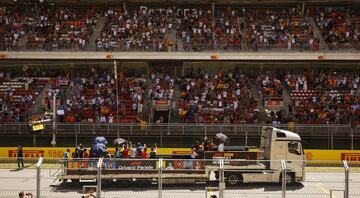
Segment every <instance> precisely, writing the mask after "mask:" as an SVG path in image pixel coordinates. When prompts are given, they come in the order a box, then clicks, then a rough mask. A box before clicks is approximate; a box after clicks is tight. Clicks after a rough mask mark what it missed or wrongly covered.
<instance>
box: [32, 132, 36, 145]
mask: <svg viewBox="0 0 360 198" xmlns="http://www.w3.org/2000/svg"><path fill="white" fill-rule="evenodd" d="M33 133H34V135H33V147H36V132H35V131H33Z"/></svg>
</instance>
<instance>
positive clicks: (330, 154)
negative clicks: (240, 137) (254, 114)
mask: <svg viewBox="0 0 360 198" xmlns="http://www.w3.org/2000/svg"><path fill="white" fill-rule="evenodd" d="M66 149H67V148H66V147H24V148H23V153H24V157H28V158H38V157H41V156H42V157H45V158H62V157H63V156H64V152H66ZM16 150H17V147H0V157H16ZM74 150H75V149H74V148H71V149H70V152H73V151H74ZM108 150H109V152H110V153H113V152H114V148H109V149H108ZM149 150H150V149H149ZM157 153H158V154H160V155H171V154H190V153H191V150H190V148H158V151H157ZM305 156H306V159H307V160H308V161H324V160H331V161H337V160H339V161H340V160H347V161H360V150H313V149H309V150H305Z"/></svg>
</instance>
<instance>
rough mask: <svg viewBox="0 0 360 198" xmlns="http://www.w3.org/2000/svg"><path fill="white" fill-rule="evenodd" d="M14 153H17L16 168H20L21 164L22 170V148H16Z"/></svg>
mask: <svg viewBox="0 0 360 198" xmlns="http://www.w3.org/2000/svg"><path fill="white" fill-rule="evenodd" d="M16 152H17V163H18V168H20V163H21V168H24V154H23V150H22V147H21V146H18V149H17V151H16Z"/></svg>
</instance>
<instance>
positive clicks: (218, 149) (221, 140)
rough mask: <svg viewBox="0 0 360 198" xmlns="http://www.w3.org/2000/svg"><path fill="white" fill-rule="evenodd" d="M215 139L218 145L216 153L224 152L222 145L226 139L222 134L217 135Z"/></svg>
mask: <svg viewBox="0 0 360 198" xmlns="http://www.w3.org/2000/svg"><path fill="white" fill-rule="evenodd" d="M216 139H217V140H218V141H219V145H218V147H217V151H218V152H224V143H225V142H226V141H227V140H228V137H227V136H226V135H225V134H223V133H217V134H216Z"/></svg>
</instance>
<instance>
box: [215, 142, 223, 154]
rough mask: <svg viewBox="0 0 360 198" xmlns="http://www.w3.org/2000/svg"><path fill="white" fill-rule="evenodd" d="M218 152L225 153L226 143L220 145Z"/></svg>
mask: <svg viewBox="0 0 360 198" xmlns="http://www.w3.org/2000/svg"><path fill="white" fill-rule="evenodd" d="M217 151H218V152H224V143H220V144H219V146H218V149H217Z"/></svg>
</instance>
